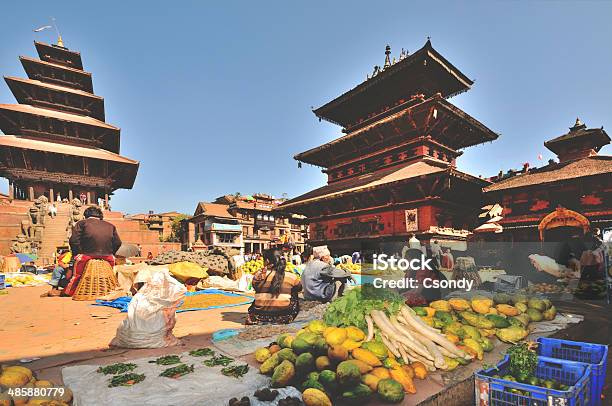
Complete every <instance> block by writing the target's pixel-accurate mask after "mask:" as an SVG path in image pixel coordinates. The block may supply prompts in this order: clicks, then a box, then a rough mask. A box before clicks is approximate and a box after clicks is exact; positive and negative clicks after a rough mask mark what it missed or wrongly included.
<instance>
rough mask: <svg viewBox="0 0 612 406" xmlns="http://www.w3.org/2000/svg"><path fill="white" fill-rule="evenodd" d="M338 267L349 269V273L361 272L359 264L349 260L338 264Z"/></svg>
mask: <svg viewBox="0 0 612 406" xmlns="http://www.w3.org/2000/svg"><path fill="white" fill-rule="evenodd" d="M338 268H340V269H342V270H344V271H349V272H350V273H361V264H353V263H352V262H350V261H348V262H346V263H343V264H340V265H338Z"/></svg>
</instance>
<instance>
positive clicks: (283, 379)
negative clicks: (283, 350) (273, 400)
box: [270, 360, 295, 388]
mask: <svg viewBox="0 0 612 406" xmlns="http://www.w3.org/2000/svg"><path fill="white" fill-rule="evenodd" d="M294 376H295V367H294V366H293V364H292V363H291V362H289V361H287V360H285V361H283V362H281V363H280V364H279V365H278V366H277V367H276V368H274V373H273V374H272V380H271V381H270V384H271V386H272V387H273V388H283V387H285V386H287V385H288V384H289V382H291V380H292V379H293V377H294Z"/></svg>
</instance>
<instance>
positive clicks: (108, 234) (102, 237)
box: [64, 206, 121, 296]
mask: <svg viewBox="0 0 612 406" xmlns="http://www.w3.org/2000/svg"><path fill="white" fill-rule="evenodd" d="M83 216H84V217H85V218H84V219H83V220H80V221H79V222H77V223H76V224H75V226H74V227H73V228H72V236H71V237H70V241H69V243H70V249H71V251H72V255H74V261H75V262H74V270H73V272H72V278H71V279H70V282H69V283H68V285H67V286H66V288H65V289H64V293H66V294H68V295H70V296H72V295H73V294H74V292H76V289H77V287H78V285H79V281H80V280H81V276H82V275H83V272H84V271H85V265H87V262H88V261H89V260H90V259H102V260H104V261H106V262H108V263H109V264H110V265H111V266H115V257H114V254H115V252H117V250H118V249H119V247H120V246H121V239H120V238H119V235H118V234H117V229H116V228H115V226H114V225H113V224H111V223H109V222H107V221H104V219H103V215H102V210H100V208H99V207H96V206H91V207H88V208H87V209H85V212H84V213H83Z"/></svg>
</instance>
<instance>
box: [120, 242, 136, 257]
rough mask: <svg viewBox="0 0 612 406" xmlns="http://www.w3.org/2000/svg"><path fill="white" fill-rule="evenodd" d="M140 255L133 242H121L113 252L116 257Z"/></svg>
mask: <svg viewBox="0 0 612 406" xmlns="http://www.w3.org/2000/svg"><path fill="white" fill-rule="evenodd" d="M139 255H140V250H139V249H138V246H137V245H135V244H121V247H119V249H118V250H117V252H116V253H115V256H117V257H123V258H131V257H137V256H139Z"/></svg>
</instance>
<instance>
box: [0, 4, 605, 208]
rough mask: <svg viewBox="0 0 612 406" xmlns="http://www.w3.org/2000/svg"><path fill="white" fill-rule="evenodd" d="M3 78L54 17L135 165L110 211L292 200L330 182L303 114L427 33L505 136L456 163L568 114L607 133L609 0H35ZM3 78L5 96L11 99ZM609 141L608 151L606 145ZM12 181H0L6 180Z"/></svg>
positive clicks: (6, 48) (488, 167) (520, 153)
mask: <svg viewBox="0 0 612 406" xmlns="http://www.w3.org/2000/svg"><path fill="white" fill-rule="evenodd" d="M2 11H3V17H4V18H3V19H2V24H1V25H0V37H1V38H2V47H0V73H1V74H2V75H11V76H25V74H24V72H23V70H22V68H21V65H20V64H19V60H18V56H19V55H29V56H33V55H35V49H34V47H33V44H32V41H33V40H34V39H38V40H41V41H45V42H49V41H55V38H54V36H53V34H52V32H51V31H45V32H43V33H39V34H34V33H33V32H32V29H33V28H35V27H38V26H41V25H45V24H48V22H49V17H50V16H54V17H55V18H56V19H57V22H58V25H59V27H60V30H61V31H62V34H63V37H64V41H65V44H66V46H68V47H69V48H71V49H75V50H78V51H80V52H81V53H82V57H83V63H84V66H85V69H86V70H88V71H90V72H92V73H93V78H94V90H95V92H96V93H97V94H99V95H101V96H103V97H105V100H106V117H107V121H108V122H110V123H112V124H114V125H117V126H119V127H121V129H122V132H121V137H122V138H121V144H122V149H121V153H122V154H123V155H126V156H128V157H131V158H134V159H137V160H139V161H140V162H141V166H140V172H139V174H138V177H137V179H136V185H135V187H134V189H133V190H131V191H125V190H121V191H118V192H117V193H116V195H115V197H114V198H113V208H114V209H116V210H122V211H125V212H129V213H136V212H140V211H146V210H149V209H150V210H155V211H170V210H179V211H183V212H187V213H191V212H193V210H194V208H195V206H196V202H197V201H199V200H210V199H213V198H214V197H216V196H219V195H222V194H225V193H234V192H237V191H240V192H242V193H243V194H248V193H254V192H267V193H270V194H273V195H275V196H282V195H283V194H285V193H286V195H287V196H288V197H292V196H296V195H298V194H301V193H304V192H306V191H308V190H311V189H313V188H315V187H319V186H321V185H323V184H324V183H325V177H324V176H323V174H321V172H320V170H319V169H318V168H315V167H310V166H304V168H302V169H298V168H297V164H296V162H295V161H294V160H293V159H292V157H293V155H294V154H296V153H298V152H301V151H304V150H306V149H309V148H311V147H314V146H317V145H319V144H322V143H325V142H327V141H330V140H332V139H334V138H336V137H337V136H339V135H340V128H338V127H336V126H334V125H331V124H328V123H325V122H321V123H320V122H319V121H318V120H317V119H316V118H315V116H314V114H313V113H312V112H311V111H310V108H311V106H314V107H318V106H320V105H322V104H324V103H325V102H327V101H329V100H331V99H332V98H334V97H336V96H337V95H339V94H341V93H343V92H345V91H346V90H348V89H350V88H352V87H354V86H355V85H356V84H358V83H360V82H361V81H363V80H364V79H365V76H366V74H367V73H369V72H371V71H372V67H373V66H374V65H382V63H383V60H384V48H385V45H386V44H389V45H391V47H392V54H393V55H398V54H399V52H400V50H401V48H402V47H404V48H406V49H408V50H409V51H415V50H416V49H418V48H420V47H421V46H422V45H423V44H424V42H425V40H426V37H427V36H431V39H432V43H433V46H434V47H435V48H436V49H437V50H438V51H440V52H441V53H442V54H443V55H444V56H446V57H447V58H448V59H449V60H450V61H451V62H452V63H453V64H455V66H457V67H458V68H459V69H461V70H462V71H463V72H464V73H465V74H466V75H467V76H468V77H470V78H472V79H475V80H476V83H475V85H474V86H473V88H472V90H471V91H469V92H467V93H464V94H462V95H460V96H457V97H455V98H453V99H451V100H452V102H453V103H455V104H456V105H458V106H459V107H460V108H462V109H463V110H465V111H466V112H467V113H469V114H470V115H472V116H473V117H475V118H477V119H478V120H480V121H481V122H483V123H484V124H485V125H487V126H488V127H489V128H491V129H492V130H494V131H496V132H498V133H500V134H501V136H500V138H499V139H498V140H497V141H495V142H493V143H490V144H485V145H482V146H477V147H473V148H469V149H468V150H466V151H465V154H464V155H463V156H462V157H461V158H460V159H459V161H458V166H459V168H460V169H462V170H465V171H467V172H470V173H472V174H474V175H480V174H482V175H484V176H490V175H494V174H496V173H497V172H498V171H499V170H500V169H504V170H507V169H509V168H519V167H520V166H521V164H522V163H523V162H530V163H531V164H532V165H536V166H539V165H541V164H542V163H539V162H538V160H537V156H538V154H540V153H541V154H543V155H544V160H543V163H545V162H546V161H547V160H548V159H549V158H551V157H552V154H551V153H550V152H549V151H548V150H546V149H545V148H544V146H543V145H542V144H543V142H544V141H545V140H547V139H550V138H553V137H555V136H558V135H561V134H563V133H565V132H566V131H567V128H568V127H569V126H571V125H572V124H573V122H574V120H575V118H576V116H580V118H581V119H582V120H583V121H585V122H586V124H587V125H588V126H590V127H599V126H604V127H607V128H612V101H611V99H610V97H611V94H612V92H611V91H612V68H611V67H612V46H610V44H611V43H612V25H611V24H610V23H609V19H610V16H612V2H569V1H564V2H552V1H547V2H527V1H525V2H518V1H513V2H496V1H483V2H439V1H438V2H436V1H430V2H413V1H410V2H407V1H397V2H395V1H387V2H384V3H380V4H379V3H376V2H372V1H344V2H340V1H336V2H326V1H308V2H306V1H302V2H287V1H259V2H253V1H227V2H212V1H210V2H205V1H175V2H154V1H148V2H144V1H142V2H137V1H129V2H128V1H108V0H107V1H104V2H82V1H53V2H50V1H44V2H42V1H41V2H35V1H29V2H16V1H14V2H10V4H9V3H7V4H5V5H3V7H2ZM13 102H14V98H13V96H12V94H11V93H10V92H9V90H8V88H7V86H6V85H5V84H4V83H2V84H0V103H13ZM610 150H611V149H610V148H609V147H606V148H605V149H604V150H603V151H602V152H603V153H606V154H610ZM6 189H7V184H6V182H5V181H2V182H1V183H0V191H6Z"/></svg>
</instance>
